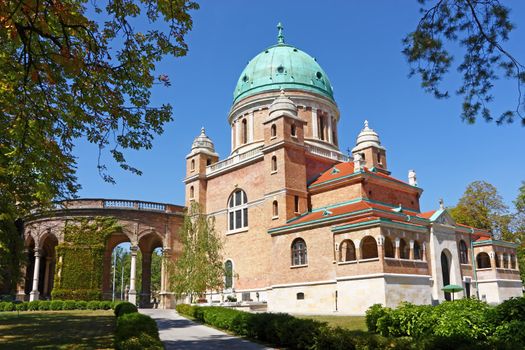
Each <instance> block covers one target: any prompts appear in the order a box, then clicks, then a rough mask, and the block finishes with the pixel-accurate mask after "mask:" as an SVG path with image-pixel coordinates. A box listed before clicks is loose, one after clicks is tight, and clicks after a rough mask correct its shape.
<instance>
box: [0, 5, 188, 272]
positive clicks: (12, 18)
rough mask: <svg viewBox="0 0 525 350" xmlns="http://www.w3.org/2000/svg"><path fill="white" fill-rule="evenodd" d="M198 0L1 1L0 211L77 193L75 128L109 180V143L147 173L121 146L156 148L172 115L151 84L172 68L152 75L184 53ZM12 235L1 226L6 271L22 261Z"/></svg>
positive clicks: (13, 212)
mask: <svg viewBox="0 0 525 350" xmlns="http://www.w3.org/2000/svg"><path fill="white" fill-rule="evenodd" d="M197 8H198V5H197V4H196V3H195V2H193V1H191V0H141V1H133V0H109V1H107V2H98V1H86V0H37V1H33V0H5V1H0V215H2V217H3V219H2V220H4V219H5V218H10V220H13V222H14V220H16V219H17V218H20V217H23V216H24V215H26V214H27V213H28V212H29V211H30V210H31V209H32V208H34V207H37V206H38V207H40V208H47V207H50V206H51V203H52V201H54V200H61V199H67V198H70V197H73V196H74V195H75V193H76V192H77V190H78V189H79V184H78V183H77V178H76V176H75V172H76V160H75V157H74V154H73V147H74V142H75V141H76V140H77V139H78V138H85V139H86V140H88V141H89V142H91V143H93V144H96V145H97V146H98V149H99V154H98V159H99V164H98V170H99V172H100V174H101V176H102V177H103V178H104V180H106V181H109V182H114V179H113V178H112V177H111V176H110V175H109V174H108V173H107V171H106V165H105V163H104V161H101V159H103V158H102V156H103V155H104V153H105V151H108V150H109V154H110V155H111V156H112V157H113V159H114V160H115V161H116V162H117V164H119V165H120V166H121V167H122V168H123V169H125V170H129V171H131V172H134V173H137V174H140V170H138V169H136V168H134V167H132V166H131V165H129V164H128V163H127V161H126V159H125V156H124V152H123V150H125V149H141V148H145V149H149V148H151V147H152V139H153V137H154V136H155V135H158V134H161V133H162V132H163V130H164V125H165V124H166V123H167V122H169V121H171V120H172V117H171V110H172V108H171V106H170V105H169V104H163V105H161V106H151V105H150V94H151V92H150V90H151V88H152V86H153V85H154V84H163V85H169V84H170V81H169V77H168V76H167V75H165V74H161V75H159V76H158V77H157V78H155V76H154V71H155V64H156V63H157V62H158V61H160V60H161V59H162V58H163V57H164V56H166V55H172V56H175V57H178V56H184V55H185V54H186V52H187V49H188V48H187V45H186V43H185V42H184V37H185V35H186V33H187V32H188V31H189V30H190V29H191V27H192V19H191V16H190V11H191V10H195V9H197ZM139 18H141V19H143V20H142V21H141V25H140V27H141V28H142V29H143V30H141V31H137V30H136V29H135V28H136V24H137V22H138V21H139ZM6 227H7V226H6ZM9 239H10V238H9ZM9 239H8V238H7V235H6V234H4V230H2V234H0V247H2V248H1V249H2V253H1V254H2V260H5V261H8V262H10V263H9V264H8V265H9V266H4V264H3V263H2V265H1V266H0V268H1V270H0V275H3V274H4V270H5V269H7V270H10V271H14V270H17V269H19V267H20V266H19V261H20V259H18V258H17V256H16V254H17V252H15V251H13V250H12V249H11V248H9V250H8V248H7V247H9V246H12V242H11V241H10V240H9ZM7 254H9V255H7Z"/></svg>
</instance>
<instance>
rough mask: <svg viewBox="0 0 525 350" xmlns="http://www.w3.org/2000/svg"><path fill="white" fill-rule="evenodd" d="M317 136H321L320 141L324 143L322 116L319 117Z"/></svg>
mask: <svg viewBox="0 0 525 350" xmlns="http://www.w3.org/2000/svg"><path fill="white" fill-rule="evenodd" d="M317 134H318V135H319V139H321V140H323V141H324V139H325V137H324V118H323V116H322V115H320V116H318V117H317Z"/></svg>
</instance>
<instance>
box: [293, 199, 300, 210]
mask: <svg viewBox="0 0 525 350" xmlns="http://www.w3.org/2000/svg"><path fill="white" fill-rule="evenodd" d="M293 207H294V212H295V213H299V196H294V197H293Z"/></svg>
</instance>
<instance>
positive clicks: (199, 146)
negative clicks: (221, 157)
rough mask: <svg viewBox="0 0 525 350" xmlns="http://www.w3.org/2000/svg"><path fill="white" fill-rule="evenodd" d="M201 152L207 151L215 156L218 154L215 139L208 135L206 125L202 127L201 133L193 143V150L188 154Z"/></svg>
mask: <svg viewBox="0 0 525 350" xmlns="http://www.w3.org/2000/svg"><path fill="white" fill-rule="evenodd" d="M199 152H203V153H207V154H209V155H214V156H216V155H217V153H215V146H214V145H213V141H212V140H211V139H210V138H209V137H208V136H207V135H206V131H205V130H204V127H202V128H201V133H200V135H199V136H197V137H196V138H195V140H193V144H192V145H191V152H190V154H189V155H188V156H191V155H194V154H196V153H199Z"/></svg>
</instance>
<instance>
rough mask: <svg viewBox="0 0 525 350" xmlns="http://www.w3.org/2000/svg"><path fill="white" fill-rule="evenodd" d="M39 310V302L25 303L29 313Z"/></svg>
mask: <svg viewBox="0 0 525 350" xmlns="http://www.w3.org/2000/svg"><path fill="white" fill-rule="evenodd" d="M39 308H40V300H33V301H30V302H29V303H27V309H28V310H29V311H37V310H38V309H39Z"/></svg>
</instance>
